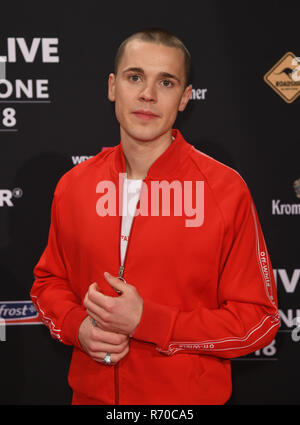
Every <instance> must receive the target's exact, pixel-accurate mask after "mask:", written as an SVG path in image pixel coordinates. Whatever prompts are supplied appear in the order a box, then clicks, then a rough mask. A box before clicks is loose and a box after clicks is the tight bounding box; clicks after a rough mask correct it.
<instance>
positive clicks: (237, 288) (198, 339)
mask: <svg viewBox="0 0 300 425" xmlns="http://www.w3.org/2000/svg"><path fill="white" fill-rule="evenodd" d="M231 227H232V228H234V229H235V230H234V236H233V237H232V238H231V242H230V244H228V243H227V245H228V246H229V248H227V249H226V250H225V249H224V251H226V255H225V254H224V260H223V265H222V268H221V270H220V273H219V285H218V308H216V309H208V308H203V307H199V308H196V309H195V310H193V311H188V312H185V311H179V310H178V309H177V308H172V307H170V306H166V305H160V304H157V303H154V302H152V301H151V302H150V301H148V300H144V309H143V315H142V318H141V321H140V324H139V325H138V327H137V328H136V330H135V332H134V333H133V335H132V336H133V337H134V338H136V339H140V340H144V341H147V342H151V343H154V344H156V349H157V350H158V351H160V352H161V353H163V354H167V355H173V354H175V353H197V354H200V353H201V354H205V355H213V356H218V357H221V358H234V357H238V356H242V355H246V354H249V353H251V352H253V351H256V350H258V349H260V348H262V347H264V346H266V345H268V344H269V343H271V342H272V340H273V339H274V336H275V334H276V332H277V330H278V327H279V322H280V321H279V315H278V309H277V296H276V287H275V282H274V275H273V272H272V266H271V262H270V258H269V255H268V252H267V248H266V244H265V241H264V237H263V234H262V230H261V226H260V223H259V220H258V217H257V212H256V209H255V207H254V205H253V202H252V198H251V195H250V193H249V192H246V195H245V194H244V196H243V200H242V201H241V202H240V204H239V205H238V208H237V209H236V216H235V218H234V219H232V223H231Z"/></svg>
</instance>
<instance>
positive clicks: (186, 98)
mask: <svg viewBox="0 0 300 425" xmlns="http://www.w3.org/2000/svg"><path fill="white" fill-rule="evenodd" d="M191 94H192V85H191V84H190V85H189V86H187V87H186V88H185V90H184V92H183V94H182V96H181V100H180V103H179V107H178V111H180V112H182V111H184V110H185V107H186V105H187V104H188V101H189V100H190V97H191Z"/></svg>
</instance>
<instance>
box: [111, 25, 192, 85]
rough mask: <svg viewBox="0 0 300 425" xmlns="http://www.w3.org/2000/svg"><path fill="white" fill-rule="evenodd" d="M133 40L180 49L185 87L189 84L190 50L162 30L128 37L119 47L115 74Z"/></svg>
mask: <svg viewBox="0 0 300 425" xmlns="http://www.w3.org/2000/svg"><path fill="white" fill-rule="evenodd" d="M131 40H141V41H146V42H149V43H157V44H163V45H164V46H168V47H175V48H176V49H180V50H181V51H182V52H183V54H184V68H185V86H187V85H188V84H189V78H190V69H191V55H190V52H189V51H188V49H187V48H186V47H185V45H184V44H183V42H182V41H181V40H180V39H179V38H178V37H176V36H175V35H174V34H172V33H170V32H169V31H167V30H165V29H162V28H146V29H143V30H140V31H137V32H135V33H134V34H132V35H130V36H129V37H127V38H126V39H125V40H124V41H123V42H122V43H121V44H120V46H119V47H118V50H117V53H116V55H115V60H114V73H115V74H117V72H118V69H119V64H120V62H121V59H122V56H123V54H124V50H125V47H126V45H127V44H128V43H129V41H131Z"/></svg>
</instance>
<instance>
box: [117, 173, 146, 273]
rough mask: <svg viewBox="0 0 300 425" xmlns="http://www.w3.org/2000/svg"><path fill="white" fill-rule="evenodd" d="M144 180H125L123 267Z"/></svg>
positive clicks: (122, 229) (122, 236)
mask: <svg viewBox="0 0 300 425" xmlns="http://www.w3.org/2000/svg"><path fill="white" fill-rule="evenodd" d="M142 184H143V180H134V179H125V180H124V184H123V204H122V226H121V241H120V252H121V265H122V266H123V264H124V258H125V254H126V249H127V244H128V240H129V234H130V229H131V225H132V220H133V217H134V215H135V211H136V205H137V203H138V200H139V197H140V192H141V188H142Z"/></svg>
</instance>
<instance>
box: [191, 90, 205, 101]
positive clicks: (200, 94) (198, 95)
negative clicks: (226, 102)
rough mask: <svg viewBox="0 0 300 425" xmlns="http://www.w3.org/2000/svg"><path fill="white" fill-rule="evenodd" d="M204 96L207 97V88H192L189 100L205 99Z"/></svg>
mask: <svg viewBox="0 0 300 425" xmlns="http://www.w3.org/2000/svg"><path fill="white" fill-rule="evenodd" d="M206 98H207V89H194V88H192V93H191V96H190V100H205V99H206Z"/></svg>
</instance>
